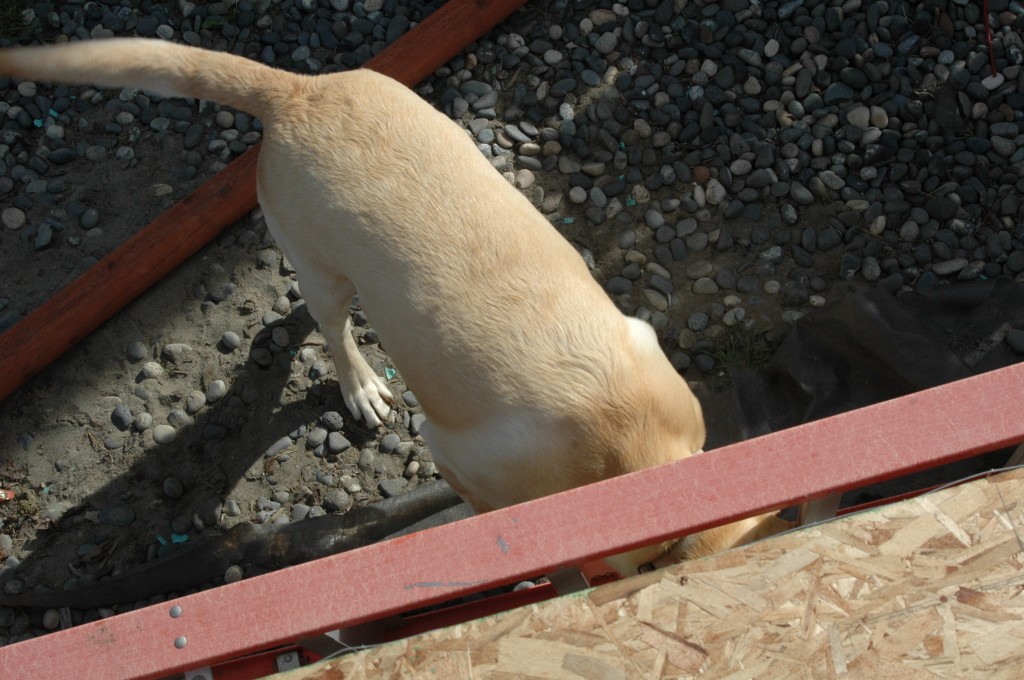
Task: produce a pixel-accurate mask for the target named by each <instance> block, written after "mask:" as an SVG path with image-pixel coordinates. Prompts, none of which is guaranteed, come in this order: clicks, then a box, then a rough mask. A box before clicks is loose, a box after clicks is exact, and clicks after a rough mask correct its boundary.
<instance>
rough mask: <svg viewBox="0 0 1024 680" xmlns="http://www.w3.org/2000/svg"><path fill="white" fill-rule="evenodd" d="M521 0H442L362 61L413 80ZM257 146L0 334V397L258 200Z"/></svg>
mask: <svg viewBox="0 0 1024 680" xmlns="http://www.w3.org/2000/svg"><path fill="white" fill-rule="evenodd" d="M525 2H526V0H448V2H447V3H445V5H444V6H443V7H441V8H440V9H438V10H437V11H435V12H434V13H433V14H431V15H430V16H429V17H427V18H426V19H424V20H423V21H422V22H421V23H420V24H419V25H418V26H416V27H415V28H414V29H413V30H411V31H409V32H408V33H406V34H405V35H403V36H402V37H401V38H399V39H398V40H396V41H395V42H394V43H392V44H391V45H389V46H388V47H387V48H386V49H384V50H383V51H382V52H381V53H380V54H378V55H377V56H376V57H374V58H373V59H371V60H370V61H369V63H367V64H366V68H370V69H373V70H375V71H378V72H380V73H383V74H385V75H388V76H391V77H392V78H395V79H396V80H398V81H400V82H402V83H404V84H405V85H413V84H415V83H418V82H419V81H420V80H422V79H423V78H425V77H426V76H428V75H430V74H431V73H432V72H433V71H434V70H436V69H437V68H438V67H440V66H442V65H444V64H445V63H446V62H447V61H448V60H449V59H451V58H452V57H454V56H455V55H456V54H458V53H459V52H460V51H462V50H463V49H464V48H465V47H466V45H468V44H469V43H470V42H472V41H474V40H476V39H477V38H479V37H480V36H481V35H483V34H484V33H486V32H487V31H488V30H490V29H491V28H492V27H494V26H495V25H496V24H498V23H499V22H500V21H501V20H502V19H504V18H505V17H507V16H508V15H509V14H511V13H512V12H513V11H514V10H516V9H517V8H519V7H520V6H522V5H523V4H524V3H525ZM258 153H259V147H258V146H256V147H253V148H252V149H250V150H249V151H247V152H245V153H244V154H242V155H241V156H239V157H238V158H237V159H236V160H235V161H234V162H232V163H231V164H230V165H229V166H228V167H227V168H225V169H224V170H223V171H221V172H220V173H218V174H217V175H215V176H214V177H213V178H211V179H210V180H208V181H207V182H206V183H205V184H203V185H202V186H200V187H199V188H198V189H196V190H195V191H193V192H192V193H191V194H189V196H188V197H186V198H185V199H184V200H182V201H181V202H179V203H177V204H176V205H174V206H173V207H172V208H170V209H169V210H167V211H166V212H164V213H163V214H161V215H160V216H159V217H157V218H156V219H155V220H153V222H151V223H150V224H149V225H148V226H147V227H146V228H144V229H143V230H142V231H140V232H139V233H138V234H136V235H135V236H133V237H132V238H130V239H128V240H127V241H126V242H125V243H124V244H122V245H121V246H120V247H118V248H117V249H116V250H115V251H114V252H112V253H110V254H109V255H107V256H106V257H105V258H103V259H102V260H101V261H100V262H98V263H97V264H95V265H93V266H92V267H91V268H90V269H89V270H88V271H86V272H85V273H84V274H82V275H81V276H79V277H78V278H77V279H75V280H74V281H72V282H71V283H70V284H68V285H67V286H65V287H64V288H62V289H61V290H59V291H57V292H56V293H55V294H54V295H53V296H51V297H50V298H49V299H48V300H47V301H46V302H44V303H43V304H42V305H41V306H40V307H38V308H37V309H36V310H35V311H34V312H32V313H31V314H29V315H28V316H26V317H25V318H24V319H22V320H21V321H20V322H18V323H17V324H16V325H15V326H14V327H13V328H11V329H9V330H8V331H7V332H6V333H3V334H0V401H2V400H3V399H5V398H6V397H7V396H8V395H9V394H10V393H11V392H13V391H14V390H16V389H18V387H20V386H21V385H22V384H23V383H24V382H25V381H26V380H28V379H29V378H31V377H32V376H33V375H35V374H36V373H38V372H39V371H41V370H43V369H44V368H46V367H47V366H48V365H49V364H50V363H51V362H52V361H53V360H54V359H56V358H57V357H59V356H60V355H62V354H63V353H64V352H66V351H67V350H69V349H70V348H72V347H73V346H75V345H76V344H78V342H79V341H80V340H82V339H83V338H85V337H86V336H87V335H89V334H90V333H92V332H93V331H94V330H96V329H97V328H98V327H99V326H100V325H101V324H102V323H103V322H104V321H106V320H107V319H109V318H110V317H112V316H113V315H114V314H116V313H117V312H118V311H119V310H121V309H122V308H123V307H124V306H125V305H127V304H128V303H129V302H131V301H132V300H134V299H135V298H136V297H138V296H139V295H141V294H142V293H143V292H145V291H146V290H148V289H149V287H150V286H152V285H153V284H155V283H156V282H157V281H159V280H160V279H162V278H163V277H165V276H166V275H167V274H169V273H170V272H172V271H174V269H175V268H176V267H178V265H180V264H181V263H182V262H184V261H185V260H186V259H188V258H189V257H190V256H192V255H193V254H195V253H196V251H198V250H199V249H200V248H202V247H203V246H204V245H206V244H207V243H208V242H209V241H210V240H211V239H212V238H213V237H214V236H216V235H217V234H219V233H220V232H222V231H223V230H224V229H226V228H227V227H228V226H230V225H232V224H234V223H235V222H236V221H238V220H239V219H241V218H242V217H244V216H245V215H246V214H247V213H248V212H249V211H250V210H252V209H253V208H254V207H255V206H256V157H257V154H258Z"/></svg>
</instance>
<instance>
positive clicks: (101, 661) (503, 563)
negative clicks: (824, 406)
mask: <svg viewBox="0 0 1024 680" xmlns="http://www.w3.org/2000/svg"><path fill="white" fill-rule="evenodd" d="M1021 414H1024V364H1018V365H1015V366H1011V367H1009V368H1004V369H1001V370H998V371H993V372H991V373H987V374H984V375H981V376H976V377H973V378H969V379H966V380H962V381H959V382H956V383H951V384H949V385H944V386H941V387H936V388H933V389H931V390H927V391H925V392H920V393H917V394H914V395H910V396H907V397H902V398H900V399H897V400H893V401H888V402H884V403H881V404H877V405H874V406H869V407H867V408H863V409H860V410H858V411H853V412H850V413H846V414H843V415H838V416H834V417H831V418H827V419H824V420H820V421H816V422H813V423H808V424H806V425H801V426H799V427H795V428H792V429H790V430H785V431H782V432H778V433H774V434H770V435H767V436H764V437H760V438H758V439H753V440H750V441H746V442H742V443H739V444H735V445H732V446H727V447H725V448H722V449H718V450H717V451H713V452H709V453H707V454H704V455H700V456H694V457H692V458H687V459H685V460H681V461H677V462H675V463H671V464H669V465H665V466H662V467H659V468H653V469H648V470H643V471H640V472H636V473H633V474H630V475H626V476H623V477H617V478H615V479H609V480H605V481H603V482H599V483H597V484H594V485H592V486H589V487H584V488H580V489H573V490H570V491H566V492H564V493H560V494H557V495H555V496H548V497H546V498H541V499H538V500H536V501H531V502H529V503H524V504H522V505H517V506H514V507H511V508H505V509H503V510H498V511H495V512H491V513H488V514H486V515H481V516H478V517H473V518H470V519H467V520H464V521H461V522H457V523H455V524H449V525H446V526H441V527H437V528H435V529H430V530H427V531H423V532H420V533H417V534H412V535H410V536H405V537H403V538H400V539H396V540H393V541H388V542H385V543H379V544H377V545H372V546H368V547H366V548H361V549H359V550H354V551H352V552H348V553H342V554H340V555H335V556H333V557H328V558H325V559H321V560H317V561H315V562H310V563H307V564H303V565H299V566H296V567H291V568H289V569H285V570H282V571H279V572H275V573H273V574H268V575H266V576H260V577H256V578H252V579H248V580H244V581H240V582H238V583H234V584H231V585H227V586H223V587H221V588H216V589H213V590H208V591H205V592H202V593H198V594H195V595H190V596H187V597H182V598H178V599H176V600H174V601H170V602H167V603H164V604H159V605H154V606H151V607H147V608H145V609H140V610H137V611H134V612H129V613H127V614H122V615H120V616H116V617H113V618H111V619H107V620H103V621H97V622H94V623H89V624H86V625H83V626H79V627H77V628H72V629H70V630H66V631H61V632H58V633H53V634H51V635H47V636H44V637H41V638H35V639H32V640H28V641H25V642H20V643H18V644H15V645H12V646H9V647H5V648H2V649H0V677H3V678H8V677H10V678H14V677H24V678H33V679H38V680H46V679H48V678H53V679H55V680H57V679H60V680H63V679H64V678H69V677H73V678H76V679H77V680H89V679H90V678H97V679H99V678H103V679H106V678H112V677H129V676H131V677H158V676H165V675H170V674H172V673H176V672H180V671H182V670H185V669H188V668H196V667H200V666H206V665H209V664H211V663H214V662H216V661H219V660H224V659H227V658H231V657H235V656H240V655H243V654H246V653H249V652H253V651H259V650H261V649H266V648H268V647H271V646H274V645H278V644H282V643H286V642H289V641H292V640H295V639H298V638H299V637H304V636H310V635H314V634H317V633H320V632H323V631H327V630H331V629H335V628H339V627H346V626H351V625H355V624H358V623H362V622H365V621H369V620H373V619H377V618H382V617H385V616H390V615H393V614H397V613H401V612H405V611H410V610H412V609H415V608H418V607H423V606H426V605H430V604H435V603H438V602H441V601H444V600H447V599H450V598H453V597H457V596H461V595H467V594H470V593H474V592H478V591H480V590H483V589H486V588H487V587H489V586H493V585H497V584H506V583H514V582H516V581H518V580H520V579H523V578H527V577H531V576H535V575H537V574H541V573H546V572H550V571H552V570H554V569H557V568H560V567H564V566H567V565H574V564H580V563H583V562H586V561H589V560H591V559H595V558H598V557H601V556H605V555H608V554H610V553H614V552H620V551H622V550H625V549H630V548H634V547H637V546H640V545H644V544H648V543H653V542H655V541H661V540H664V539H667V538H671V537H675V536H679V535H682V534H688V533H691V532H694V531H699V530H701V529H705V528H708V527H710V526H714V525H717V524H721V523H724V522H728V521H731V520H735V519H739V518H741V517H745V516H749V515H753V514H756V513H759V512H763V511H766V510H771V509H774V508H779V507H784V506H788V505H792V504H794V503H798V502H802V501H805V500H809V499H812V498H818V497H821V496H824V495H826V494H830V493H836V492H840V491H844V490H847V489H851V488H855V487H858V486H862V485H864V484H868V483H871V482H874V481H878V480H881V479H886V478H891V477H896V476H899V475H903V474H906V473H909V472H914V471H916V470H920V469H923V468H927V467H931V466H935V465H940V464H943V463H947V462H951V461H953V460H958V459H961V458H965V457H968V456H971V455H974V454H977V453H981V452H984V451H990V450H992V449H996V448H1001V447H1004V446H1008V445H1011V444H1014V443H1017V442H1021V441H1024V416H1022V415H1021ZM172 607H179V608H180V615H179V616H177V617H174V616H172V614H171V610H172ZM175 641H179V643H180V642H184V646H181V647H180V648H178V647H176V645H175Z"/></svg>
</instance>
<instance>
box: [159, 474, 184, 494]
mask: <svg viewBox="0 0 1024 680" xmlns="http://www.w3.org/2000/svg"><path fill="white" fill-rule="evenodd" d="M163 490H164V495H165V496H167V497H168V498H181V495H182V494H183V493H185V487H184V485H183V484H182V483H181V482H180V481H178V480H177V479H175V478H174V477H168V478H167V479H165V480H164V483H163Z"/></svg>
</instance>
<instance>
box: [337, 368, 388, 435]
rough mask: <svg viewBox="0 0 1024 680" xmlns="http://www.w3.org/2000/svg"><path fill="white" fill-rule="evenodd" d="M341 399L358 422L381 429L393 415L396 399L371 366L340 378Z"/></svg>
mask: <svg viewBox="0 0 1024 680" xmlns="http://www.w3.org/2000/svg"><path fill="white" fill-rule="evenodd" d="M338 382H339V384H340V386H341V397H342V399H344V400H345V406H347V407H348V410H349V411H350V412H351V413H352V415H353V417H355V418H356V419H357V420H362V421H363V422H364V423H366V425H367V427H380V425H381V423H382V421H386V420H388V417H389V416H390V415H391V406H390V405H391V404H392V403H393V402H394V401H395V398H394V397H393V396H392V395H391V391H390V390H388V388H387V385H385V384H384V381H383V380H381V379H380V378H378V377H377V376H376V375H374V374H373V371H371V370H370V367H369V366H365V365H364V366H362V367H360V368H359V369H356V370H353V371H351V372H350V373H348V374H347V375H341V374H339V376H338Z"/></svg>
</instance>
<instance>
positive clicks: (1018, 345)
mask: <svg viewBox="0 0 1024 680" xmlns="http://www.w3.org/2000/svg"><path fill="white" fill-rule="evenodd" d="M1006 344H1008V345H1009V346H1010V349H1012V350H1013V351H1014V352H1016V353H1017V354H1024V330H1022V329H1020V328H1011V329H1010V331H1009V332H1008V333H1007V334H1006Z"/></svg>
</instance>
